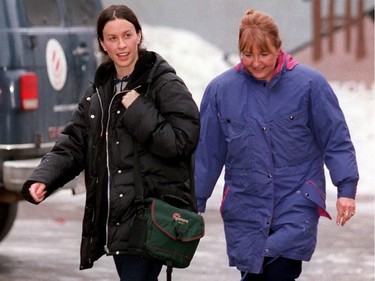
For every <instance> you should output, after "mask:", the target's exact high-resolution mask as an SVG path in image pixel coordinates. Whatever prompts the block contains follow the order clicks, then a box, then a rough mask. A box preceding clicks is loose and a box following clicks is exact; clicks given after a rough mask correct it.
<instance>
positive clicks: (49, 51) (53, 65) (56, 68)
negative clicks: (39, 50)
mask: <svg viewBox="0 0 375 281" xmlns="http://www.w3.org/2000/svg"><path fill="white" fill-rule="evenodd" d="M46 62H47V73H48V78H49V81H50V83H51V85H52V87H53V88H54V89H55V90H56V91H60V90H61V89H62V88H63V87H64V85H65V82H66V77H67V73H68V65H67V62H66V57H65V53H64V50H63V48H62V47H61V45H60V43H59V42H58V41H57V40H56V39H50V40H49V41H48V43H47V46H46Z"/></svg>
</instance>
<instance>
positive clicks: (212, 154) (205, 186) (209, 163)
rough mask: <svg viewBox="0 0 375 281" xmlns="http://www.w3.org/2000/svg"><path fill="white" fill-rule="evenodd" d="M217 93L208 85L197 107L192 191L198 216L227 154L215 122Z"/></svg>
mask: <svg viewBox="0 0 375 281" xmlns="http://www.w3.org/2000/svg"><path fill="white" fill-rule="evenodd" d="M216 93H217V86H216V85H214V84H213V83H211V84H210V85H209V86H208V87H207V89H206V91H205V93H204V96H203V99H202V103H201V107H200V114H201V132H200V137H199V142H198V147H197V150H196V152H195V190H196V197H197V205H198V211H199V212H204V211H205V210H206V202H207V200H208V198H210V197H211V195H212V192H213V190H214V188H215V185H216V182H217V180H218V178H219V176H220V174H221V171H222V169H223V166H224V163H225V158H226V154H227V145H226V141H225V136H224V134H223V132H222V130H221V126H220V121H219V119H218V109H217V102H216V97H217V95H216Z"/></svg>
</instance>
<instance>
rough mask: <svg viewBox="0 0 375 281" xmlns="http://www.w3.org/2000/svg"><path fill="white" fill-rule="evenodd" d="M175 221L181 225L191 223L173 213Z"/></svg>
mask: <svg viewBox="0 0 375 281" xmlns="http://www.w3.org/2000/svg"><path fill="white" fill-rule="evenodd" d="M172 217H173V219H174V220H175V221H177V222H179V223H189V221H188V220H187V219H184V218H182V217H181V214H180V213H173V215H172Z"/></svg>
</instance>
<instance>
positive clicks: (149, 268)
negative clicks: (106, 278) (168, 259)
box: [113, 255, 163, 281]
mask: <svg viewBox="0 0 375 281" xmlns="http://www.w3.org/2000/svg"><path fill="white" fill-rule="evenodd" d="M113 259H114V260H115V265H116V269H117V273H118V275H119V277H120V281H157V280H158V276H159V273H160V271H161V268H162V266H163V264H161V263H159V262H156V261H153V260H149V259H145V258H142V257H139V256H132V255H118V256H113Z"/></svg>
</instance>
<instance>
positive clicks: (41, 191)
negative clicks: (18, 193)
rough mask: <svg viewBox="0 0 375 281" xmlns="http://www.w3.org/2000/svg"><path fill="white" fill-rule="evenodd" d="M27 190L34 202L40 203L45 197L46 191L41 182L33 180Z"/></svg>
mask: <svg viewBox="0 0 375 281" xmlns="http://www.w3.org/2000/svg"><path fill="white" fill-rule="evenodd" d="M29 192H30V195H31V197H33V199H34V200H35V202H37V203H40V202H42V201H43V200H44V199H45V196H46V193H47V191H46V185H45V184H44V183H41V182H35V183H33V184H32V185H31V186H30V188H29Z"/></svg>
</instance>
